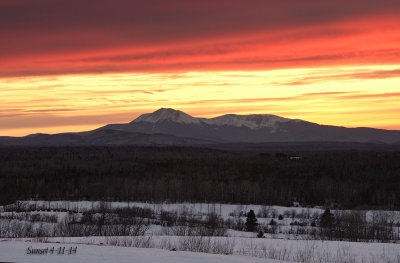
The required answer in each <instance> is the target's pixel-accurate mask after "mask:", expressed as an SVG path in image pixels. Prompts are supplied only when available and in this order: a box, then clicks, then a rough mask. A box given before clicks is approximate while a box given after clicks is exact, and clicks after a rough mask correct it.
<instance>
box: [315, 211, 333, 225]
mask: <svg viewBox="0 0 400 263" xmlns="http://www.w3.org/2000/svg"><path fill="white" fill-rule="evenodd" d="M334 222H335V217H334V216H333V214H332V213H331V210H330V209H329V208H327V209H325V212H324V213H323V214H322V216H321V218H320V221H319V225H320V226H321V227H332V226H333V224H334Z"/></svg>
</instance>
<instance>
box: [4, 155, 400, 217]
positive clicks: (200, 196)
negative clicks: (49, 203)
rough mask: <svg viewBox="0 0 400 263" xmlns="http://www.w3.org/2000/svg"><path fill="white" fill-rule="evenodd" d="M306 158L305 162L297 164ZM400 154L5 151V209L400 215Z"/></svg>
mask: <svg viewBox="0 0 400 263" xmlns="http://www.w3.org/2000/svg"><path fill="white" fill-rule="evenodd" d="M293 157H300V158H293ZM399 180H400V153H399V152H367V151H331V152H323V151H318V152H296V153H290V152H266V153H262V152H261V153H260V152H257V153H255V152H237V151H236V152H234V151H222V150H213V149H203V148H191V147H154V148H152V147H48V148H39V147H37V148H35V147H13V148H0V203H1V204H9V203H12V202H14V201H16V200H28V199H41V200H105V201H155V202H156V201H157V202H159V201H169V202H181V201H189V202H222V203H241V204H266V205H272V204H273V205H292V204H293V202H294V201H296V202H299V203H300V204H301V205H303V206H316V205H319V206H326V207H328V206H329V207H333V208H335V207H336V208H342V209H397V210H398V209H400V187H399V185H398V182H399Z"/></svg>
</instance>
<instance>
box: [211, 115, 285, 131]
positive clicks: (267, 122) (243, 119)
mask: <svg viewBox="0 0 400 263" xmlns="http://www.w3.org/2000/svg"><path fill="white" fill-rule="evenodd" d="M288 121H291V119H286V118H282V117H279V116H275V115H269V114H252V115H236V114H227V115H223V116H219V117H216V118H212V119H206V120H205V122H206V123H207V124H211V125H218V126H234V127H242V126H245V127H248V128H250V129H253V130H254V129H261V128H275V127H276V124H277V123H280V122H288Z"/></svg>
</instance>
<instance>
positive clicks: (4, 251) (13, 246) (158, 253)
mask: <svg viewBox="0 0 400 263" xmlns="http://www.w3.org/2000/svg"><path fill="white" fill-rule="evenodd" d="M75 246H76V247H77V250H76V254H71V255H68V254H64V255H55V254H45V255H27V254H26V251H27V248H28V247H31V248H35V249H36V248H37V249H40V248H42V249H45V248H50V249H51V248H52V247H55V249H56V250H57V248H60V247H65V248H66V250H67V249H68V248H70V247H75ZM64 253H65V252H64ZM0 261H2V262H20V263H38V262H41V263H47V262H52V263H53V262H56V263H57V262H60V263H63V262H65V263H80V262H82V263H89V262H96V263H100V262H107V263H109V262H118V263H125V262H127V263H128V262H129V263H135V262H138V263H139V262H140V263H153V262H163V263H179V262H187V263H197V262H199V263H200V262H215V263H251V262H254V263H256V262H264V263H274V262H278V261H275V260H266V259H258V258H252V257H245V256H227V255H213V254H204V253H194V252H183V251H168V250H161V249H154V248H130V247H129V248H128V247H113V246H99V245H83V244H77V245H73V244H65V243H34V242H23V241H3V242H0ZM279 262H281V263H282V261H279Z"/></svg>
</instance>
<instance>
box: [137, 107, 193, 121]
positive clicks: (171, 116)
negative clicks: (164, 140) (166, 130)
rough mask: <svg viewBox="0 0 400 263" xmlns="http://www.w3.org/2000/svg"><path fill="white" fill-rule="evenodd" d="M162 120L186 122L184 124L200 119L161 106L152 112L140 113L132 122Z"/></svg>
mask: <svg viewBox="0 0 400 263" xmlns="http://www.w3.org/2000/svg"><path fill="white" fill-rule="evenodd" d="M163 120H169V121H173V122H179V123H186V124H189V123H190V124H200V120H199V119H197V118H193V117H192V116H190V115H188V114H186V113H184V112H182V111H178V110H174V109H167V108H161V109H159V110H157V111H155V112H153V113H146V114H143V115H140V116H139V117H138V118H137V119H135V120H134V121H133V122H150V123H156V122H160V121H163Z"/></svg>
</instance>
